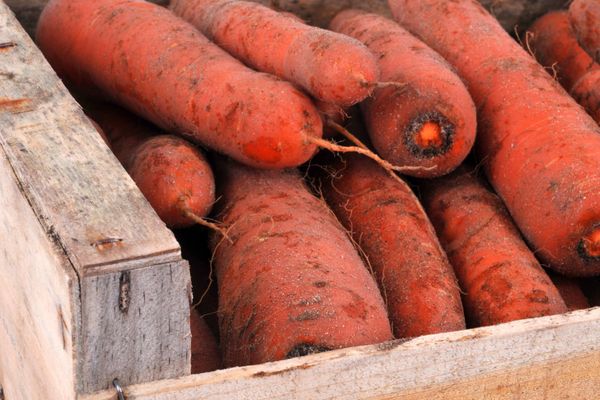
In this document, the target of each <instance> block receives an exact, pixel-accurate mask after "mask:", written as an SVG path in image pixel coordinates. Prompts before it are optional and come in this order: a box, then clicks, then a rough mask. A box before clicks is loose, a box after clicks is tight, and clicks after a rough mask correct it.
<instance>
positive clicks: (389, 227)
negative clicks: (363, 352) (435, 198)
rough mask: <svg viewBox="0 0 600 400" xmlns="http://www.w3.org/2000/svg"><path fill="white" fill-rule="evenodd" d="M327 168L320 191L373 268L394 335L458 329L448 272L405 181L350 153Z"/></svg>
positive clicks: (460, 317) (454, 287)
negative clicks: (327, 171) (393, 177)
mask: <svg viewBox="0 0 600 400" xmlns="http://www.w3.org/2000/svg"><path fill="white" fill-rule="evenodd" d="M330 168H331V170H332V177H331V179H328V178H325V179H324V185H323V194H324V196H325V199H326V200H327V202H328V204H329V205H330V206H331V208H332V210H333V211H334V212H335V214H336V215H337V217H338V218H339V219H340V221H341V222H342V224H343V225H344V226H345V227H346V229H348V230H349V231H351V233H352V236H353V237H354V240H355V241H356V242H357V243H358V245H359V247H360V248H361V249H362V250H363V251H364V253H365V256H366V258H367V259H368V261H369V263H370V265H371V267H372V268H373V270H374V273H375V275H376V277H377V280H378V282H379V286H380V287H381V290H382V292H383V297H384V299H386V303H387V306H388V311H389V315H390V320H391V322H392V326H393V328H394V336H395V337H415V336H420V335H427V334H431V333H438V332H447V331H453V330H461V329H464V328H465V317H464V313H463V308H462V304H461V299H460V290H459V287H458V284H457V283H456V277H455V275H454V271H453V270H452V267H451V266H450V264H449V262H448V259H447V258H446V254H445V253H444V251H443V250H442V248H441V246H440V244H439V242H438V239H437V237H436V235H435V231H434V229H433V227H432V226H431V223H430V222H429V219H428V218H427V216H426V215H425V212H424V211H423V208H422V207H421V205H420V203H419V201H418V200H417V198H416V197H415V195H414V194H413V192H412V191H411V189H410V188H409V187H408V185H406V184H405V183H404V182H402V181H398V180H395V179H392V178H391V177H390V176H388V175H387V174H386V173H385V172H384V171H383V170H381V168H379V167H378V166H377V165H376V164H375V163H374V162H372V161H371V160H368V159H364V158H360V157H358V156H356V155H349V156H347V157H344V159H343V160H342V161H338V162H337V163H335V164H334V165H333V166H331V167H330Z"/></svg>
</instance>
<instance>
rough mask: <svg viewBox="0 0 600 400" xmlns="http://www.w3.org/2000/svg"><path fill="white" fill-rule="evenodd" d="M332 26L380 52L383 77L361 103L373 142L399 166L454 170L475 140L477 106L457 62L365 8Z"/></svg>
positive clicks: (340, 16) (430, 172)
mask: <svg viewBox="0 0 600 400" xmlns="http://www.w3.org/2000/svg"><path fill="white" fill-rule="evenodd" d="M331 29H333V30H334V31H337V32H340V33H343V34H345V35H349V36H352V37H354V38H356V39H358V40H359V41H361V42H362V43H364V44H365V45H366V46H367V47H368V48H369V50H371V51H372V52H373V54H375V56H376V57H377V60H378V61H377V63H378V65H379V68H380V70H381V79H382V80H383V81H385V82H387V83H392V82H393V83H396V85H387V87H381V88H377V89H376V90H375V92H374V93H373V96H371V97H369V98H368V99H367V100H366V101H364V102H363V103H362V104H361V108H362V111H363V114H364V117H365V122H366V124H367V130H368V132H369V136H370V138H371V142H372V143H373V146H374V147H375V149H376V150H377V152H378V153H379V154H380V155H381V156H382V157H383V158H384V159H385V160H388V161H389V162H391V163H392V164H396V165H410V166H422V167H435V169H430V170H415V171H408V172H406V174H408V175H413V176H420V177H434V176H441V175H445V174H447V173H449V172H450V171H452V170H453V169H454V168H456V167H457V166H458V165H459V164H460V163H461V162H462V161H463V160H464V159H465V157H466V156H467V154H468V153H469V151H470V150H471V147H472V146H473V142H474V141H475V131H476V125H477V122H476V115H475V105H474V104H473V100H472V99H471V96H470V95H469V93H468V91H467V89H466V88H465V86H464V84H463V83H462V81H461V80H460V78H459V77H458V76H457V75H456V74H455V73H454V71H453V70H452V67H450V65H448V63H447V62H446V61H445V60H444V59H443V58H442V57H441V56H440V55H438V54H437V53H436V52H435V51H433V50H431V49H430V48H429V47H427V46H426V45H425V44H424V43H423V42H421V41H420V40H418V39H417V38H415V37H414V36H412V35H411V34H410V33H409V32H407V31H406V30H405V29H403V28H402V27H400V26H399V25H398V24H396V23H395V22H394V21H392V20H389V19H387V18H385V17H382V16H379V15H376V14H369V13H367V12H364V11H359V10H346V11H342V12H341V13H339V14H338V15H337V16H336V17H335V18H334V19H333V21H332V22H331Z"/></svg>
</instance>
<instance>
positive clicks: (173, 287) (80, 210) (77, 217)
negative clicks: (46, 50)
mask: <svg viewBox="0 0 600 400" xmlns="http://www.w3.org/2000/svg"><path fill="white" fill-rule="evenodd" d="M0 43H2V44H3V46H1V48H0V83H1V84H0V152H2V155H3V156H5V157H6V161H7V163H6V162H5V163H4V164H3V165H2V166H1V167H0V174H1V175H3V176H4V177H5V179H10V181H13V182H14V184H15V185H16V187H17V188H18V189H19V192H20V193H21V196H22V197H23V198H24V199H25V200H24V201H25V205H26V206H28V207H29V213H30V214H31V215H33V218H32V219H30V220H24V221H23V222H22V224H24V225H25V226H18V225H16V224H17V222H18V219H17V220H16V221H17V222H14V223H13V225H12V226H13V230H14V231H15V232H13V233H12V234H13V235H18V234H21V233H23V234H24V235H26V236H25V237H24V238H23V242H22V243H20V245H21V246H25V245H26V243H27V240H28V239H29V237H28V235H29V231H28V225H29V224H32V228H31V229H36V227H37V229H41V232H43V233H45V237H46V238H48V239H47V240H48V241H49V242H50V243H52V244H53V245H54V247H52V248H50V249H48V248H47V246H46V247H44V242H39V241H37V242H36V241H34V240H33V238H32V239H31V240H32V242H31V246H32V247H31V249H30V253H31V254H33V255H35V256H32V260H31V261H28V260H27V259H26V254H27V253H22V254H20V253H18V252H17V253H16V254H15V255H14V256H19V255H21V259H18V260H13V261H14V262H13V264H12V265H11V266H10V268H13V269H16V268H20V269H23V271H19V272H20V273H21V275H15V277H13V278H12V279H15V280H17V282H16V283H14V285H16V286H14V288H13V291H12V292H8V293H10V296H11V297H10V298H9V297H6V296H8V295H6V296H4V295H5V293H2V294H1V295H0V315H4V314H7V315H10V314H11V313H18V315H19V317H18V318H17V317H15V318H13V319H8V320H6V323H5V325H4V330H5V336H6V337H8V338H11V337H13V338H14V337H20V335H21V334H20V329H23V327H24V326H25V327H31V328H32V333H31V334H32V335H36V334H37V333H38V332H39V331H40V330H42V331H43V329H44V326H46V329H48V331H49V332H53V333H54V330H53V328H52V327H53V326H54V325H56V315H57V311H56V310H54V309H53V311H52V313H48V314H37V313H36V312H33V311H32V310H29V309H27V304H28V303H22V304H21V303H19V302H17V300H11V299H13V298H14V299H22V298H28V297H29V296H34V297H35V296H38V291H40V290H46V291H48V292H50V293H51V292H52V291H55V294H54V295H55V296H56V297H57V298H60V299H61V300H62V301H61V302H59V301H58V300H55V301H54V302H50V301H49V302H48V303H44V306H43V307H41V310H43V311H45V312H47V311H48V310H47V308H48V307H55V306H56V307H58V306H59V305H60V308H59V310H61V311H60V312H59V313H60V314H61V315H62V316H63V317H64V318H65V319H66V320H67V322H65V323H64V324H63V325H64V326H65V331H64V332H67V333H64V335H66V336H67V338H66V339H65V341H66V343H67V344H65V346H67V348H68V349H69V352H68V356H69V357H70V358H68V363H65V364H64V366H62V362H63V361H65V358H64V357H62V358H61V357H56V361H55V362H50V361H49V362H48V368H45V369H40V370H35V366H36V365H37V363H38V360H37V357H46V356H45V355H43V354H45V353H48V357H50V358H52V357H54V355H53V354H54V353H53V351H54V348H53V347H52V346H53V345H54V344H55V343H53V342H52V343H51V342H49V341H44V342H41V341H40V342H37V343H34V344H30V343H28V342H27V341H26V340H28V339H27V338H25V339H23V341H17V342H14V340H13V342H14V343H13V344H14V346H16V347H15V349H14V350H13V353H14V354H21V355H23V357H24V358H23V359H19V360H18V363H17V364H14V363H12V362H10V360H8V358H6V359H5V358H4V357H2V356H3V354H1V356H0V369H1V370H2V372H3V374H18V373H19V370H18V369H14V367H13V365H20V364H22V365H26V366H27V368H26V369H25V370H26V371H34V372H32V373H31V374H30V375H31V379H34V380H35V381H36V382H37V385H39V388H40V389H39V390H38V387H36V386H35V385H33V386H32V388H33V389H32V390H37V391H34V392H33V393H35V395H36V396H37V395H38V393H40V394H39V395H40V396H43V395H44V394H48V393H52V396H48V397H45V398H50V399H51V398H62V397H54V396H55V395H56V393H62V392H60V391H54V388H55V386H52V385H53V384H54V383H55V382H54V377H56V378H57V379H56V380H57V381H58V377H60V378H61V379H60V380H62V381H63V385H64V387H63V388H62V389H61V390H63V391H65V397H64V398H65V399H68V398H69V396H68V395H67V394H66V393H67V392H69V393H70V392H72V391H73V390H75V389H76V390H78V391H80V392H82V393H83V392H92V391H96V390H101V389H105V388H107V387H109V386H110V381H112V379H113V378H115V377H118V378H119V379H121V381H122V382H124V384H132V383H139V382H147V381H151V380H155V379H163V378H170V377H176V376H182V375H185V374H189V371H190V356H189V348H190V339H189V320H188V318H189V301H190V298H189V297H190V276H189V268H188V266H187V263H185V262H183V261H182V260H181V255H180V248H179V244H178V243H177V242H176V241H175V238H174V237H173V234H172V233H171V232H170V231H169V230H168V229H167V228H166V227H165V225H164V224H163V223H162V222H161V221H160V219H159V218H158V216H157V215H156V214H155V213H154V211H153V210H152V209H151V207H150V205H149V204H148V203H147V201H146V200H145V199H144V197H143V196H142V194H141V193H140V191H139V190H138V189H137V187H136V186H135V184H134V183H133V181H132V180H131V179H130V178H129V176H128V175H127V173H126V172H125V170H124V169H123V168H122V167H121V165H120V164H119V162H118V161H117V160H116V158H115V157H114V156H113V155H112V153H111V152H110V150H109V149H108V148H107V147H106V145H105V144H104V142H102V140H101V139H100V137H99V135H98V134H97V132H96V131H95V130H94V128H93V127H92V125H91V124H90V122H89V120H88V119H87V118H86V117H85V116H84V114H83V113H82V111H81V109H80V107H79V105H78V104H77V103H76V102H75V101H74V100H73V98H72V97H71V96H70V94H69V93H68V92H67V90H66V88H65V87H64V86H63V84H62V82H61V81H60V80H59V79H58V77H57V76H56V74H55V73H54V72H53V71H52V69H51V67H50V66H49V65H48V63H47V62H46V61H45V59H44V58H43V56H42V55H41V53H40V52H39V50H38V49H37V47H35V45H34V44H33V42H32V41H31V39H30V37H29V36H28V35H27V34H26V33H25V31H24V30H23V29H22V28H21V27H20V25H19V23H18V22H17V21H16V19H14V17H13V16H12V13H11V12H10V10H9V9H8V7H7V6H6V5H5V3H4V2H2V1H1V0H0ZM8 172H10V174H9V173H8ZM7 182H9V181H8V180H7ZM8 196H9V192H5V191H4V190H2V191H0V200H1V201H2V202H7V203H6V207H5V210H4V211H5V212H11V202H10V200H8V199H9V197H8ZM9 216H11V217H13V216H12V215H11V214H9ZM14 218H19V216H18V215H16V216H14ZM36 224H37V225H36ZM10 240H11V236H10V235H8V234H7V235H3V236H2V237H0V254H3V253H4V254H8V255H7V256H6V257H13V255H12V253H14V252H15V251H16V250H15V249H14V248H13V247H12V244H11V242H10ZM38 247H39V248H38ZM38 253H39V255H37V254H38ZM45 256H47V257H54V259H53V260H54V261H52V263H50V261H49V260H46V259H43V260H41V261H40V260H38V258H36V257H45ZM55 260H63V264H56V263H55ZM42 262H43V263H42ZM40 263H41V264H40ZM38 264H39V265H38ZM56 265H60V266H64V270H63V271H62V272H61V273H62V275H61V274H60V273H59V272H56ZM3 267H5V266H4V265H3ZM53 267H54V269H52V268H53ZM6 268H8V266H7V267H6ZM40 268H43V269H42V270H40ZM28 269H29V270H28ZM7 271H10V270H7ZM34 273H35V274H36V276H35V278H36V279H34V280H32V279H31V278H29V276H30V275H31V274H34ZM5 274H8V275H4V276H5V277H6V279H10V275H9V272H5ZM64 274H69V276H70V277H69V282H68V285H67V284H66V283H65V285H67V286H66V287H62V286H57V285H58V284H55V283H54V282H55V280H58V282H62V280H61V279H63V280H64V279H65V278H64ZM122 276H127V277H128V282H127V285H123V284H122V283H121V277H122ZM39 279H45V280H44V281H43V282H40V281H39ZM53 279H54V280H53ZM21 281H23V282H21ZM30 281H31V282H30ZM46 281H47V283H45V282H46ZM42 283H43V284H45V285H51V286H50V288H48V289H45V286H44V285H43V284H42ZM11 284H12V283H11ZM36 285H39V287H37V286H36ZM52 285H53V286H52ZM67 289H68V290H67ZM2 290H3V289H2V288H0V292H2ZM65 290H67V291H65ZM44 293H45V292H44ZM3 296H4V297H3ZM40 296H42V299H44V300H48V299H47V298H46V297H43V296H46V294H40ZM36 302H37V300H36ZM68 302H70V303H69V304H71V306H69V307H66V306H64V304H66V303H68ZM117 303H121V305H120V306H118V305H117V307H116V308H115V304H117ZM35 304H36V306H40V304H38V303H35ZM7 318H8V317H7ZM49 319H51V322H50V321H49ZM23 321H25V325H24V326H22V325H23ZM34 328H35V329H34ZM49 334H50V333H48V335H49ZM69 335H70V336H69ZM61 340H62V339H61ZM40 354H42V356H40ZM25 356H26V357H25ZM12 361H14V360H12ZM9 371H10V372H9ZM117 372H118V373H117ZM66 375H69V376H70V378H69V379H66V378H65V376H66ZM73 375H74V377H73ZM23 379H25V382H26V379H27V378H19V379H14V382H16V383H23ZM45 379H48V380H49V381H50V382H49V383H48V387H47V388H46V386H45V383H44V380H45ZM11 380H12V379H11ZM38 381H39V382H38ZM9 385H14V384H13V383H12V382H11V383H10V384H9ZM26 388H27V385H24V386H21V387H20V388H19V389H18V390H21V391H25V390H26ZM6 390H7V391H9V390H12V391H14V390H17V389H15V386H13V387H12V389H10V387H9V389H6ZM53 391H54V392H53ZM23 393H27V392H20V395H21V396H24V397H23V398H29V397H27V395H26V394H23ZM16 396H17V395H14V396H13V397H8V396H6V397H7V398H8V399H9V400H12V398H14V397H16ZM41 398H44V397H41Z"/></svg>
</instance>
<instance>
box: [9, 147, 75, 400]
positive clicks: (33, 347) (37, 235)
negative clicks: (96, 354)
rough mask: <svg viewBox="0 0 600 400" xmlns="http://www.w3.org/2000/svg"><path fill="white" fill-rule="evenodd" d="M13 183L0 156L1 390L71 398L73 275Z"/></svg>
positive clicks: (34, 397) (27, 397) (29, 397)
mask: <svg viewBox="0 0 600 400" xmlns="http://www.w3.org/2000/svg"><path fill="white" fill-rule="evenodd" d="M15 181H16V180H15V176H14V175H13V172H12V169H11V167H10V165H9V163H8V161H7V159H6V156H5V154H4V152H2V150H0V238H1V243H0V385H1V386H2V387H3V389H4V398H6V399H7V400H38V399H39V400H45V399H52V398H60V399H74V398H75V366H74V363H73V353H74V351H75V349H74V342H73V335H74V333H75V329H74V325H75V321H76V317H77V314H78V310H77V309H76V305H75V304H73V303H72V301H71V299H76V298H78V297H79V295H78V284H77V276H76V275H75V273H74V271H73V270H72V268H71V266H70V265H69V263H68V262H66V260H65V259H64V258H61V257H60V255H59V254H60V252H59V251H58V249H57V248H56V247H55V245H54V244H53V243H51V242H50V240H48V238H47V237H46V234H45V232H44V230H43V229H42V227H41V226H40V224H39V222H38V220H37V219H36V216H35V215H34V213H33V212H32V211H31V208H30V206H29V203H28V202H27V200H26V199H25V197H24V196H23V195H22V193H21V191H20V188H19V187H18V185H17V184H16V183H15ZM57 254H58V255H57Z"/></svg>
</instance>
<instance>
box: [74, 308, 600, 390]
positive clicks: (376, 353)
mask: <svg viewBox="0 0 600 400" xmlns="http://www.w3.org/2000/svg"><path fill="white" fill-rule="evenodd" d="M599 329H600V308H595V309H590V310H584V311H578V312H574V313H569V314H565V315H558V316H551V317H544V318H536V319H529V320H522V321H516V322H512V323H509V324H503V325H498V326H494V327H485V328H478V329H472V330H466V331H460V332H452V333H445V334H439V335H430V336H424V337H419V338H415V339H412V340H408V341H405V342H394V343H387V344H382V345H379V346H365V347H359V348H353V349H346V350H339V351H332V352H328V353H322V354H317V355H313V356H307V357H303V358H298V359H293V360H286V361H281V362H277V363H269V364H264V365H257V366H249V367H242V368H233V369H228V370H222V371H217V372H213V373H209V374H201V375H195V376H190V377H184V378H180V379H176V380H164V381H159V382H152V383H149V384H145V385H135V386H132V387H129V388H126V389H125V394H126V395H127V399H128V400H191V399H203V400H217V399H239V400H243V399H252V400H262V399H264V400H267V399H269V400H277V399H289V398H295V399H312V400H325V399H327V400H333V399H336V400H337V399H339V400H344V399H400V398H402V399H405V398H406V399H423V400H424V399H456V400H458V399H481V398H494V399H514V398H523V399H563V398H574V399H593V398H596V397H597V393H600V341H599V340H598V332H599ZM112 399H114V391H106V392H102V393H96V394H93V395H89V396H85V397H83V398H82V400H112Z"/></svg>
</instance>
